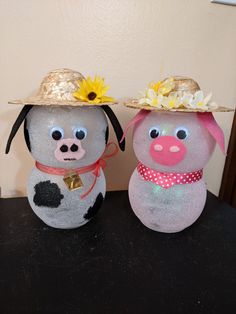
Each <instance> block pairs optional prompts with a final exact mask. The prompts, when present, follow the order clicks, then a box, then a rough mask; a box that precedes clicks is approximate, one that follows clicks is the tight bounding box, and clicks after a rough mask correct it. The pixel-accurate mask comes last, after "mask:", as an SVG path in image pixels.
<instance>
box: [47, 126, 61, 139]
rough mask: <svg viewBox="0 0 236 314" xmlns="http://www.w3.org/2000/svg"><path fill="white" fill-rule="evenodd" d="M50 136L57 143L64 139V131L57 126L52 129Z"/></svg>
mask: <svg viewBox="0 0 236 314" xmlns="http://www.w3.org/2000/svg"><path fill="white" fill-rule="evenodd" d="M50 136H51V138H53V139H54V140H55V141H59V140H60V139H62V138H63V137H64V130H63V129H62V128H60V127H58V126H55V127H54V128H52V129H51V131H50Z"/></svg>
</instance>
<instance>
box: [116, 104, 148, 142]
mask: <svg viewBox="0 0 236 314" xmlns="http://www.w3.org/2000/svg"><path fill="white" fill-rule="evenodd" d="M150 112H151V111H149V110H144V109H142V110H140V111H139V112H138V113H137V114H136V116H134V117H133V119H132V120H130V122H129V123H128V125H127V127H126V128H125V131H124V134H123V136H122V138H121V140H120V143H121V142H122V141H123V140H124V139H125V137H126V135H127V133H128V131H129V129H130V128H131V127H132V126H134V125H135V124H136V123H138V122H139V121H141V120H143V119H144V118H145V117H146V116H147V115H148V114H149V113H150Z"/></svg>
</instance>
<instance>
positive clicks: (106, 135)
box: [105, 127, 109, 144]
mask: <svg viewBox="0 0 236 314" xmlns="http://www.w3.org/2000/svg"><path fill="white" fill-rule="evenodd" d="M108 137H109V127H107V128H106V131H105V143H106V144H107V142H108Z"/></svg>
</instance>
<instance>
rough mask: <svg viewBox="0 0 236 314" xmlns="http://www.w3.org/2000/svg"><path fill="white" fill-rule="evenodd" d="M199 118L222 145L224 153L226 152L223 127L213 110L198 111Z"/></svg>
mask: <svg viewBox="0 0 236 314" xmlns="http://www.w3.org/2000/svg"><path fill="white" fill-rule="evenodd" d="M197 116H198V119H199V121H200V122H201V124H202V125H203V126H204V127H205V128H206V129H207V130H208V132H209V133H210V134H211V135H212V136H213V138H214V139H215V140H216V142H217V143H218V145H219V146H220V148H221V150H222V152H223V154H225V139H224V133H223V131H222V129H221V127H220V126H219V125H218V124H217V122H216V120H215V118H214V117H213V114H212V113H211V112H201V113H200V112H198V113H197Z"/></svg>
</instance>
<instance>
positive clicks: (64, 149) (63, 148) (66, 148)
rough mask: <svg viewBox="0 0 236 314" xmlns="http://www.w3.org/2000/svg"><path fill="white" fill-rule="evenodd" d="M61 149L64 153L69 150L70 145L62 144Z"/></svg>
mask: <svg viewBox="0 0 236 314" xmlns="http://www.w3.org/2000/svg"><path fill="white" fill-rule="evenodd" d="M60 151H61V152H62V153H66V152H68V146H67V145H62V146H61V147H60Z"/></svg>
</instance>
